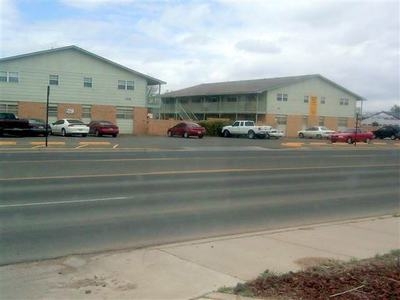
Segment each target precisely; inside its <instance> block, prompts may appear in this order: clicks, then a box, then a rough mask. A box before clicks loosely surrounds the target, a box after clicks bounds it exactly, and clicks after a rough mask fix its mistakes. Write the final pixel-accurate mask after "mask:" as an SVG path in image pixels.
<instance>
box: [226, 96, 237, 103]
mask: <svg viewBox="0 0 400 300" xmlns="http://www.w3.org/2000/svg"><path fill="white" fill-rule="evenodd" d="M236 99H237V98H236V97H228V98H227V99H226V101H228V102H236Z"/></svg>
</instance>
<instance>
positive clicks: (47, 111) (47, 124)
mask: <svg viewBox="0 0 400 300" xmlns="http://www.w3.org/2000/svg"><path fill="white" fill-rule="evenodd" d="M49 97H50V86H49V85H48V86H47V102H46V134H45V136H46V148H47V140H48V137H49Z"/></svg>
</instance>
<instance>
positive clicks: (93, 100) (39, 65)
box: [0, 49, 147, 107]
mask: <svg viewBox="0 0 400 300" xmlns="http://www.w3.org/2000/svg"><path fill="white" fill-rule="evenodd" d="M0 70H1V71H8V72H18V73H19V83H7V82H0V101H32V102H43V101H46V89H47V85H48V84H49V75H50V74H52V75H58V76H59V85H58V86H55V85H51V87H50V89H51V95H50V97H51V102H52V103H80V104H106V105H115V106H117V105H120V106H138V107H144V106H145V105H146V87H147V82H146V79H145V78H143V77H140V76H138V75H136V74H133V73H131V72H129V71H127V70H124V69H122V68H118V67H117V66H114V65H112V64H109V63H107V62H104V61H101V60H99V59H97V58H95V57H92V56H90V55H87V54H84V53H82V52H79V51H76V50H73V49H68V50H64V51H60V52H54V53H47V54H43V55H34V56H28V57H23V58H20V59H17V60H13V61H8V62H1V63H0ZM84 77H91V78H92V88H88V87H84V86H83V78H84ZM118 80H130V81H134V90H119V89H118Z"/></svg>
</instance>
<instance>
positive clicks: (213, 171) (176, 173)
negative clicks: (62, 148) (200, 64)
mask: <svg viewBox="0 0 400 300" xmlns="http://www.w3.org/2000/svg"><path fill="white" fill-rule="evenodd" d="M397 166H399V167H400V164H399V165H396V164H370V165H362V166H360V165H345V166H315V167H284V168H282V167H279V168H254V169H249V168H243V169H200V170H186V171H173V170H170V171H154V172H137V173H116V174H86V175H61V176H42V177H15V178H0V181H12V180H43V179H73V178H105V177H122V176H151V175H184V174H217V173H249V172H270V171H302V170H328V169H354V168H362V169H365V168H374V167H380V168H382V167H397Z"/></svg>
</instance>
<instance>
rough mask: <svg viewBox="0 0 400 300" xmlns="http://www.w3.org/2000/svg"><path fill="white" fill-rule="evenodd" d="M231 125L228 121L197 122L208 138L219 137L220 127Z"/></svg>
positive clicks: (210, 120)
mask: <svg viewBox="0 0 400 300" xmlns="http://www.w3.org/2000/svg"><path fill="white" fill-rule="evenodd" d="M231 123H232V121H231V120H229V119H209V120H206V121H201V122H199V125H201V126H203V127H204V128H205V129H206V135H208V136H221V130H222V127H224V126H226V125H230V124H231Z"/></svg>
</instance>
